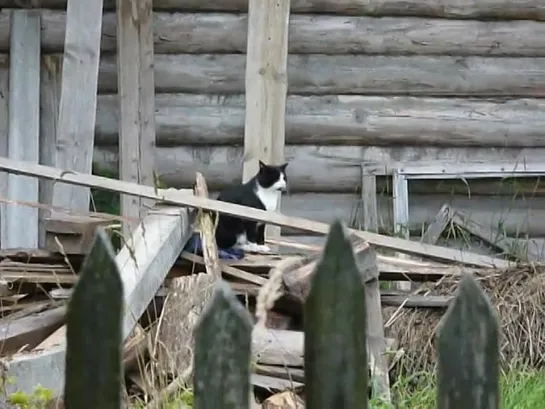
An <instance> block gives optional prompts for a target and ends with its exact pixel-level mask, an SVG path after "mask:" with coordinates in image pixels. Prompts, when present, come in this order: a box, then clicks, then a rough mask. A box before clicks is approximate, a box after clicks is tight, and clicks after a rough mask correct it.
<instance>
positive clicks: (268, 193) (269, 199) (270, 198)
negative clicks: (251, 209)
mask: <svg viewBox="0 0 545 409" xmlns="http://www.w3.org/2000/svg"><path fill="white" fill-rule="evenodd" d="M256 195H257V197H258V198H259V200H261V203H263V206H265V209H266V210H268V211H276V209H277V207H278V195H279V192H278V191H277V190H267V189H263V188H258V189H257V192H256Z"/></svg>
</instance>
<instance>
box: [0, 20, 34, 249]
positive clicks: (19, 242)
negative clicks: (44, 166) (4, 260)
mask: <svg viewBox="0 0 545 409" xmlns="http://www.w3.org/2000/svg"><path fill="white" fill-rule="evenodd" d="M10 36H11V41H10V45H11V50H10V51H11V53H10V79H9V90H10V92H9V142H8V154H9V157H10V158H12V159H15V160H24V161H28V162H33V163H38V162H39V160H40V148H39V147H40V105H39V103H40V14H39V13H36V12H35V11H31V10H13V11H12V14H11V33H10ZM8 197H9V198H10V199H11V200H25V201H29V202H35V203H36V202H38V180H36V179H35V178H29V177H26V176H19V175H9V176H8ZM5 210H6V219H5V221H6V228H5V229H2V231H3V236H2V240H1V241H2V248H17V247H20V248H38V209H35V208H31V207H28V206H21V205H16V204H8V205H6V209H5ZM23 222H24V225H25V228H24V229H22V228H21V224H22V223H23Z"/></svg>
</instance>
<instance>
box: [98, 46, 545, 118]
mask: <svg viewBox="0 0 545 409" xmlns="http://www.w3.org/2000/svg"><path fill="white" fill-rule="evenodd" d="M245 65H246V56H245V55H240V54H221V55H217V54H199V55H195V54H172V55H166V54H162V55H156V57H155V78H156V83H155V88H156V91H157V92H189V93H198V92H202V91H203V90H205V91H206V92H207V93H219V94H233V93H241V92H243V91H244V87H245V85H244V84H245V81H244V72H245V70H244V68H245ZM361 67H365V70H362V69H361ZM287 76H288V92H289V93H290V94H291V93H297V94H315V95H327V94H376V95H395V94H405V95H434V96H453V97H454V96H479V97H485V96H487V97H507V96H508V97H538V96H543V95H544V93H545V92H544V91H543V84H545V58H494V57H451V56H394V57H388V56H358V55H355V56H351V55H320V54H312V55H291V56H290V58H289V61H288V66H287ZM98 88H99V91H100V92H101V93H106V92H116V91H117V66H116V61H115V57H110V56H106V55H105V56H103V58H102V59H101V62H100V70H99V82H98ZM362 114H363V113H362ZM363 118H365V115H364V114H363V117H362V118H361V119H363Z"/></svg>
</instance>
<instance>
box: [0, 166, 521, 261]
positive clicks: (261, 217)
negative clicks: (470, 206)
mask: <svg viewBox="0 0 545 409" xmlns="http://www.w3.org/2000/svg"><path fill="white" fill-rule="evenodd" d="M0 170H3V171H6V172H9V173H15V174H20V175H27V176H36V177H42V178H45V179H52V180H54V181H62V182H65V183H69V184H73V185H79V186H87V187H93V188H98V189H104V190H109V191H114V192H119V193H125V194H130V195H136V196H141V197H147V198H150V199H154V200H158V201H163V202H166V203H170V204H175V205H180V206H187V207H192V208H201V209H205V210H209V211H214V212H219V213H225V214H230V215H235V216H240V215H242V217H244V218H246V219H250V220H258V221H263V222H266V223H269V224H273V225H276V226H282V227H284V226H285V227H293V228H296V229H299V230H302V231H307V232H312V233H318V234H328V232H329V225H328V224H325V223H318V222H314V221H311V220H307V219H303V218H299V217H289V216H285V215H283V214H280V213H276V212H267V211H264V210H259V209H254V208H249V207H245V206H239V205H235V204H231V203H225V202H220V201H217V200H212V199H208V198H204V197H197V196H194V195H190V194H188V193H182V192H180V191H177V190H175V189H168V190H164V189H155V188H153V187H148V186H142V185H138V184H135V183H129V182H123V181H120V180H115V179H109V178H105V177H102V176H95V175H88V174H82V173H78V172H73V171H69V170H62V169H57V168H53V167H50V166H43V165H36V164H33V163H29V162H23V161H15V160H11V159H8V158H0ZM351 231H352V232H353V233H354V234H356V235H357V236H358V237H361V238H362V239H364V240H366V241H368V242H369V243H371V244H374V245H376V246H379V247H384V248H388V249H392V250H396V251H401V252H404V253H409V254H414V255H418V256H424V257H433V258H437V259H442V260H448V261H456V262H460V263H462V264H466V265H476V266H481V267H496V268H507V267H509V266H511V265H512V264H513V263H511V262H509V261H506V260H501V259H495V258H492V257H488V256H483V255H480V254H473V253H465V252H461V251H459V250H454V249H449V248H445V247H440V246H435V245H430V244H424V243H417V242H412V241H409V240H405V239H401V238H396V237H389V236H385V235H381V234H376V233H370V232H364V231H359V230H351Z"/></svg>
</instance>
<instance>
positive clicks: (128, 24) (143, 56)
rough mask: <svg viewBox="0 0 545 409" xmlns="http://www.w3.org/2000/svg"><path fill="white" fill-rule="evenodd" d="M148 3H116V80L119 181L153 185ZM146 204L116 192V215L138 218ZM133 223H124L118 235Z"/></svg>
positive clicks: (138, 0)
mask: <svg viewBox="0 0 545 409" xmlns="http://www.w3.org/2000/svg"><path fill="white" fill-rule="evenodd" d="M152 6H153V1H152V0H118V2H117V50H118V52H117V58H118V63H117V70H118V74H117V81H118V83H119V84H118V93H119V103H120V119H119V125H120V126H119V157H120V159H119V175H120V178H121V180H126V181H129V182H135V183H138V184H141V185H148V186H153V185H154V180H153V169H154V158H155V156H154V155H150V152H153V151H154V150H155V76H154V70H153V59H154V58H153V57H154V55H153V27H152V23H153V9H152ZM149 205H151V203H149V200H148V201H146V200H145V199H143V198H141V197H136V196H127V195H121V214H122V215H123V216H127V217H134V218H141V217H143V216H144V214H145V212H146V210H147V209H146V207H149ZM136 226H137V223H131V222H128V221H127V222H124V223H123V235H124V236H125V237H127V235H128V234H129V233H130V232H132V231H133V230H134V228H136Z"/></svg>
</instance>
